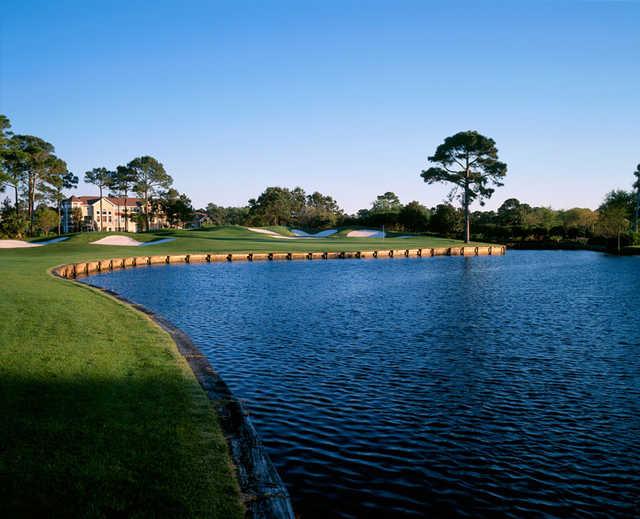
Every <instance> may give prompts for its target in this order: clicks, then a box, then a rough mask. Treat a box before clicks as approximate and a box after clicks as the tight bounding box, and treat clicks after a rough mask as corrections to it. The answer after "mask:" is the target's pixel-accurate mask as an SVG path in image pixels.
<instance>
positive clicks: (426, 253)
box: [52, 245, 507, 279]
mask: <svg viewBox="0 0 640 519" xmlns="http://www.w3.org/2000/svg"><path fill="white" fill-rule="evenodd" d="M506 252H507V247H506V246H505V245H483V246H460V247H434V248H425V249H383V250H368V251H349V252H347V251H342V252H269V253H253V252H247V253H236V252H234V253H219V254H180V255H158V256H130V257H124V258H109V259H103V260H96V261H84V262H80V263H68V264H62V265H58V266H56V267H53V269H52V272H53V273H54V274H55V275H56V276H58V277H61V278H65V279H75V278H77V277H80V276H88V275H90V274H94V273H98V272H105V271H113V270H119V269H124V268H130V267H140V266H149V265H161V264H167V265H170V264H179V263H187V264H188V263H219V262H231V261H249V262H251V261H277V260H287V261H291V260H307V261H311V260H329V259H385V258H422V257H434V256H504V255H505V254H506Z"/></svg>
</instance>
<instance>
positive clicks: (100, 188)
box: [99, 186, 102, 232]
mask: <svg viewBox="0 0 640 519" xmlns="http://www.w3.org/2000/svg"><path fill="white" fill-rule="evenodd" d="M99 190H100V220H99V222H100V232H102V186H100V187H99Z"/></svg>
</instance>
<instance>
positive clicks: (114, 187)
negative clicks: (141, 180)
mask: <svg viewBox="0 0 640 519" xmlns="http://www.w3.org/2000/svg"><path fill="white" fill-rule="evenodd" d="M135 182H136V173H135V171H133V170H132V169H131V168H128V167H127V166H118V167H117V168H116V170H115V171H112V172H111V180H110V182H109V185H110V188H111V192H112V193H113V194H114V195H115V196H116V197H118V198H124V200H125V204H124V230H125V232H129V220H130V219H131V217H130V215H129V207H128V205H127V202H126V201H127V199H128V198H129V193H130V192H131V191H133V189H134V186H135Z"/></svg>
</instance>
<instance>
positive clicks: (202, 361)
mask: <svg viewBox="0 0 640 519" xmlns="http://www.w3.org/2000/svg"><path fill="white" fill-rule="evenodd" d="M504 254H506V247H504V246H495V245H494V246H479V247H478V246H473V247H471V246H467V247H464V246H462V247H447V248H444V247H442V248H430V249H401V250H376V251H356V252H307V253H258V254H254V253H245V254H238V253H228V254H184V255H166V256H165V255H162V256H139V257H129V258H112V259H108V260H99V261H93V262H81V263H71V264H66V265H59V266H55V267H52V268H50V269H48V272H49V274H50V275H52V276H53V277H58V278H62V279H66V280H70V281H72V282H73V283H78V284H80V282H79V281H76V280H75V279H76V278H78V277H85V276H89V275H91V274H98V273H100V272H103V271H113V270H118V269H124V268H130V267H137V266H150V265H154V264H178V263H183V264H185V263H186V264H189V263H205V262H206V263H211V262H230V261H259V260H266V261H274V260H302V259H306V260H312V259H324V260H327V259H348V258H353V259H355V258H357V259H364V258H381V259H382V258H396V257H398V258H402V257H405V258H408V257H423V256H424V257H433V256H481V255H501V256H502V255H504ZM82 286H83V287H87V286H89V287H91V288H92V289H94V290H97V291H99V292H101V293H102V294H104V295H107V296H109V297H111V298H113V299H115V300H117V301H118V302H120V303H121V304H123V305H125V306H128V307H130V308H131V309H133V310H137V311H139V312H141V313H142V314H144V315H145V316H147V317H148V318H149V319H150V320H151V321H152V322H153V323H154V324H156V325H157V326H158V327H160V328H161V329H162V330H164V331H166V332H167V333H168V334H169V335H170V337H171V339H172V341H173V342H174V344H175V345H176V348H177V349H178V351H179V353H180V355H182V357H183V358H184V359H185V361H186V362H187V364H188V365H189V368H190V369H191V371H192V372H193V374H194V375H195V377H196V379H197V380H198V383H199V384H200V387H201V388H202V389H203V390H204V392H205V393H206V395H207V397H208V398H209V401H210V402H211V403H212V404H213V405H214V407H215V411H216V414H217V417H218V419H219V420H220V425H221V427H222V431H223V433H224V435H225V439H226V441H227V445H228V448H229V451H230V454H231V458H232V460H233V463H234V468H235V476H236V479H237V481H238V484H239V486H240V492H241V501H242V503H243V505H244V506H245V509H246V512H245V517H248V518H252V519H268V518H276V519H293V518H294V517H295V513H294V511H293V507H292V504H291V500H290V496H289V493H288V490H287V488H286V486H285V485H284V483H283V481H282V479H281V478H280V475H279V474H278V472H277V470H276V468H275V466H274V465H273V462H272V461H271V459H270V457H269V455H268V453H267V452H266V451H265V449H264V446H263V444H262V442H261V440H260V438H259V435H258V433H257V431H256V430H255V428H254V426H253V424H252V422H251V420H250V418H249V417H248V415H247V414H246V412H245V411H244V409H243V408H242V405H241V403H240V401H239V400H238V399H237V398H236V397H235V396H234V395H233V393H232V392H231V390H230V389H229V387H228V386H227V384H226V383H225V382H224V380H223V379H222V378H221V377H220V375H219V374H218V373H217V372H216V371H215V370H214V368H213V367H212V365H211V363H210V362H209V360H208V358H207V357H206V356H205V355H204V354H203V353H202V352H201V351H200V349H199V348H198V347H197V346H196V345H195V344H194V343H193V341H192V340H191V338H190V337H189V336H188V334H186V333H185V332H184V331H182V330H181V329H180V328H178V327H176V326H174V325H173V324H172V323H171V322H169V321H168V320H167V319H166V318H165V317H163V316H161V315H159V314H156V313H155V312H153V311H151V310H149V309H148V308H146V307H144V306H143V305H141V304H138V303H135V302H133V301H131V300H129V299H127V298H126V297H124V296H122V295H120V294H118V293H117V292H114V291H112V290H109V289H104V288H101V287H96V286H94V285H91V284H87V283H82Z"/></svg>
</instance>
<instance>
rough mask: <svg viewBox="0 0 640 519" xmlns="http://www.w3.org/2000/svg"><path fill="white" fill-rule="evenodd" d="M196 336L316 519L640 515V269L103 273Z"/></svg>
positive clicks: (505, 264)
mask: <svg viewBox="0 0 640 519" xmlns="http://www.w3.org/2000/svg"><path fill="white" fill-rule="evenodd" d="M84 281H85V282H88V283H91V284H94V285H97V286H100V287H105V288H109V289H111V290H114V291H116V292H118V293H120V294H122V295H123V296H125V297H127V298H129V299H131V300H133V301H135V302H137V303H141V304H143V305H144V306H146V307H147V308H149V309H150V310H152V311H154V312H157V313H159V314H162V315H163V316H165V317H166V318H168V319H169V320H170V321H171V322H172V323H173V324H175V325H176V326H178V327H180V328H181V329H183V330H184V331H185V332H187V333H188V334H189V335H190V336H191V337H192V339H193V341H194V342H195V343H196V344H197V345H198V346H199V347H200V348H201V349H202V351H203V352H204V353H205V354H206V355H207V356H208V357H209V359H210V361H211V364H212V365H213V366H214V368H215V369H216V370H217V371H218V372H219V373H220V374H221V376H222V378H223V379H224V380H225V381H226V382H227V384H228V385H229V386H230V388H231V389H232V391H233V392H234V393H235V394H236V396H237V397H239V398H240V399H241V400H242V401H243V403H244V405H245V407H246V408H247V410H248V411H249V412H250V414H251V419H252V421H253V423H254V424H255V426H256V428H257V430H258V432H259V434H260V436H261V437H262V439H263V441H264V443H265V445H266V447H267V450H268V452H269V454H270V455H271V457H272V459H273V461H274V463H275V465H276V466H277V468H278V470H279V472H280V475H281V476H282V478H283V480H284V482H285V483H286V485H287V487H288V488H289V490H290V493H291V497H292V500H293V505H294V509H295V510H296V512H297V513H299V514H300V515H301V516H302V517H303V518H308V517H405V516H406V517H411V516H425V515H426V516H438V517H441V516H445V515H449V516H451V515H455V516H489V515H491V516H495V515H503V516H514V517H515V516H523V515H528V514H536V515H538V514H551V515H556V516H565V515H569V514H578V515H589V514H596V515H600V514H608V515H609V516H630V515H635V514H640V441H639V439H640V322H639V317H640V257H622V258H621V257H615V256H609V255H605V254H600V253H595V252H586V251H585V252H576V251H570V252H566V251H509V252H508V253H507V256H504V257H436V258H424V259H420V258H416V259H394V260H329V261H322V260H318V261H316V260H314V261H293V262H287V261H283V262H255V263H226V264H200V265H172V266H164V265H163V266H154V267H145V268H134V269H128V270H121V271H115V272H112V273H107V274H100V275H96V276H92V277H89V278H86V279H85V280H84Z"/></svg>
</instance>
